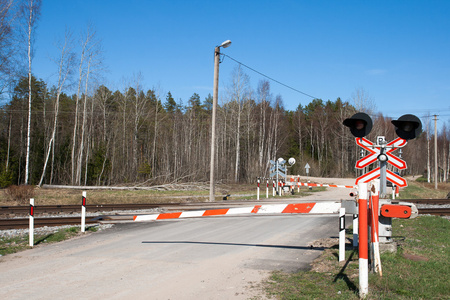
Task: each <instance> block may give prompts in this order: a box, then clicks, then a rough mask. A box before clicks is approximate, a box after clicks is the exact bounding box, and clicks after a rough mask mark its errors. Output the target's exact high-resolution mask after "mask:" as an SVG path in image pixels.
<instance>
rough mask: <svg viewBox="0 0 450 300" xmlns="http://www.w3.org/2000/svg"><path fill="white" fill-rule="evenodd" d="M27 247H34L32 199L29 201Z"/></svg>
mask: <svg viewBox="0 0 450 300" xmlns="http://www.w3.org/2000/svg"><path fill="white" fill-rule="evenodd" d="M29 245H30V247H33V246H34V199H33V198H31V199H30V231H29Z"/></svg>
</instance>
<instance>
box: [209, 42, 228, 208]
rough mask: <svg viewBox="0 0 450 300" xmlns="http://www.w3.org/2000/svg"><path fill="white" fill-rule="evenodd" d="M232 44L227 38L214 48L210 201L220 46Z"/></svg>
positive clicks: (212, 185)
mask: <svg viewBox="0 0 450 300" xmlns="http://www.w3.org/2000/svg"><path fill="white" fill-rule="evenodd" d="M230 45H231V41H230V40H226V41H225V42H223V43H222V44H221V45H220V46H216V47H215V49H214V89H213V107H212V117H211V123H212V124H211V165H210V172H209V201H210V202H213V201H214V194H215V187H214V163H215V151H216V150H215V145H216V110H217V99H218V96H219V63H220V48H221V47H222V48H227V47H228V46H230Z"/></svg>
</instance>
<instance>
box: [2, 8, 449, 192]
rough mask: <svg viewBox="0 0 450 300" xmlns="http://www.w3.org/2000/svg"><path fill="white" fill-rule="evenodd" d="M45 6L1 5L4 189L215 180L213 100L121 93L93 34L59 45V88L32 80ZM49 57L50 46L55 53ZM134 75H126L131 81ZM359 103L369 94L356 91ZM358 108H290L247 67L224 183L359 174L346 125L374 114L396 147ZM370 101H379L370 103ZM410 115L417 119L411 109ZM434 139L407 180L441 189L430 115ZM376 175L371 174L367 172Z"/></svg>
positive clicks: (417, 151)
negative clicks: (434, 182) (291, 161)
mask: <svg viewBox="0 0 450 300" xmlns="http://www.w3.org/2000/svg"><path fill="white" fill-rule="evenodd" d="M40 4H41V1H40V0H17V1H13V0H0V96H1V98H2V99H1V100H2V103H3V105H2V106H1V107H0V118H1V122H0V186H1V187H6V186H9V185H12V184H17V185H20V184H33V185H42V184H65V185H118V184H133V185H135V184H145V185H151V184H160V183H168V182H189V181H208V180H209V178H210V177H209V175H210V174H209V172H210V171H209V170H210V168H209V166H210V160H209V158H210V152H209V151H210V145H211V111H212V97H211V95H209V96H208V97H206V98H205V99H201V98H200V96H199V95H198V94H193V95H192V96H191V97H190V98H189V99H184V101H185V102H183V100H181V99H179V100H178V101H176V100H175V99H174V98H173V96H172V95H171V93H170V92H168V93H164V94H163V93H161V92H160V90H159V89H145V88H144V87H143V78H142V77H141V76H140V75H139V73H138V74H137V75H134V76H133V77H132V78H131V79H130V80H128V82H125V81H124V83H123V84H122V86H123V87H122V88H121V89H120V90H117V89H110V88H108V86H107V84H106V83H105V82H104V80H102V78H103V75H104V73H105V71H104V66H103V59H102V47H101V43H100V41H99V39H98V38H97V36H96V34H95V31H94V30H93V29H92V27H88V28H87V30H86V31H85V32H84V33H83V34H82V35H81V38H80V39H79V41H78V42H74V39H73V37H72V34H71V32H70V31H69V30H67V31H66V33H65V36H64V37H63V38H62V39H61V40H60V41H59V42H58V43H57V44H56V47H57V50H58V53H59V55H58V57H55V58H54V59H53V61H54V69H55V74H57V80H56V82H54V83H51V84H50V83H48V82H45V81H43V80H42V79H39V75H38V74H34V75H35V76H33V72H32V61H33V51H32V49H33V43H34V35H35V31H36V24H37V21H38V19H39V12H40ZM49 47H50V46H49ZM124 75H125V74H124ZM358 95H359V93H358ZM353 100H354V102H355V103H353V104H351V103H349V102H347V101H342V100H341V99H340V98H338V97H337V98H336V99H335V100H322V99H311V101H310V102H309V103H298V107H297V109H296V110H295V111H291V110H286V109H285V108H284V105H283V99H282V96H281V95H273V94H272V92H271V87H270V82H269V81H267V80H261V81H259V82H258V84H257V86H256V87H252V86H251V85H250V78H249V76H248V75H247V74H245V72H244V71H243V69H242V67H241V65H238V66H237V67H236V68H235V70H234V71H233V74H232V75H231V80H230V82H229V83H225V84H224V88H223V89H222V90H221V95H220V99H219V107H218V112H217V126H216V130H217V132H216V141H215V142H216V147H215V149H216V151H217V153H216V157H217V160H216V167H215V169H216V175H215V178H216V179H217V181H222V182H252V181H254V180H255V178H256V177H267V176H268V175H269V160H275V159H277V158H278V157H283V158H285V159H288V158H290V157H293V158H295V159H296V161H297V163H296V164H295V165H293V166H292V167H291V168H289V170H288V173H289V174H296V175H297V174H298V175H304V173H305V170H304V166H305V164H306V163H308V164H309V165H310V166H311V169H310V175H312V176H339V177H343V176H352V177H356V176H358V175H360V174H361V172H362V171H356V170H355V168H354V166H355V162H356V161H357V160H358V159H359V158H360V157H361V155H365V154H364V153H361V149H358V147H357V145H356V144H355V140H354V137H353V136H352V135H351V134H350V132H349V130H348V128H346V127H345V126H343V125H342V122H343V120H344V119H345V118H348V117H350V116H351V115H352V114H354V113H355V112H357V111H366V112H368V113H370V114H371V116H372V118H373V121H374V128H373V130H372V132H371V134H370V135H369V136H368V138H369V139H370V140H374V139H375V137H376V136H385V137H386V140H387V141H390V140H393V139H394V138H396V136H395V132H394V126H393V125H392V124H391V123H390V119H389V118H387V117H384V116H383V115H382V114H375V113H374V110H373V109H372V107H371V105H370V104H371V103H368V102H367V99H366V98H365V97H359V96H357V97H356V99H353ZM369 102H370V101H369ZM405 113H408V111H405ZM422 121H423V122H424V133H423V134H422V135H421V136H420V137H419V138H418V139H416V140H412V141H410V142H409V143H408V145H407V146H406V147H405V148H404V149H403V150H402V157H403V159H404V160H406V162H407V164H408V169H407V170H406V171H402V172H403V174H405V173H408V174H417V175H425V176H428V180H430V179H431V177H430V175H431V174H432V172H434V171H433V167H434V164H433V163H432V162H433V161H434V158H433V157H434V143H433V142H432V139H433V138H434V135H433V131H432V127H431V126H430V121H431V117H430V116H428V117H426V118H425V119H424V118H422ZM436 137H437V141H438V142H437V149H438V157H437V158H438V166H439V167H438V168H439V178H440V180H444V181H446V180H447V179H448V170H449V132H448V130H447V129H446V127H445V126H444V127H443V128H442V129H441V130H440V131H439V135H438V136H436ZM366 171H367V170H366Z"/></svg>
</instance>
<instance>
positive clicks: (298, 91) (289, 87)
mask: <svg viewBox="0 0 450 300" xmlns="http://www.w3.org/2000/svg"><path fill="white" fill-rule="evenodd" d="M220 54H221V55H223V56H226V57H228V58H229V59H231V60H233V61H234V62H236V63H238V64H240V65H242V66H244V67H246V68H247V69H249V70H252V71H253V72H255V73H258V74H259V75H261V76H263V77H266V78H268V79H270V80H272V81H274V82H276V83H278V84H281V85H282V86H284V87H287V88H288V89H291V90H293V91H295V92H297V93H300V94H302V95H305V96H308V97H310V98H312V99H319V98H318V97H314V96H311V95H309V94H307V93H304V92H302V91H300V90H297V89H296V88H293V87H291V86H289V85H287V84H284V83H282V82H280V81H278V80H276V79H273V78H272V77H269V76H267V75H265V74H263V73H261V72H259V71H257V70H255V69H253V68H251V67H249V66H247V65H246V64H244V63H242V62H240V61H238V60H236V59H234V58H232V57H231V56H229V55H226V54H224V53H220Z"/></svg>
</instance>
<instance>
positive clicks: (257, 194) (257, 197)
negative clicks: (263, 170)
mask: <svg viewBox="0 0 450 300" xmlns="http://www.w3.org/2000/svg"><path fill="white" fill-rule="evenodd" d="M260 182H261V180H260V179H259V178H258V181H257V183H258V188H257V190H256V200H259V184H260Z"/></svg>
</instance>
